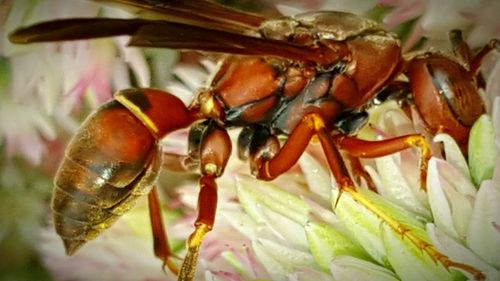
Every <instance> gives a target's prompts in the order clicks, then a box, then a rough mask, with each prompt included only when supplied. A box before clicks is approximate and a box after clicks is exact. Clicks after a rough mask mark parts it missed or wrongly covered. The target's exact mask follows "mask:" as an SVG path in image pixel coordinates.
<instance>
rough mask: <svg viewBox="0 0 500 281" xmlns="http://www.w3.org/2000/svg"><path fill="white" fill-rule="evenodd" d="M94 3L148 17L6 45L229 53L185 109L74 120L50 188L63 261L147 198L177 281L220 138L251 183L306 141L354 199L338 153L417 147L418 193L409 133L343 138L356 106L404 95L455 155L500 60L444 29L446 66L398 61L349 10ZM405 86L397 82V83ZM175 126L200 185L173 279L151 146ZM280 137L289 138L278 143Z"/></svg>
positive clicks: (188, 266) (157, 100) (386, 41)
mask: <svg viewBox="0 0 500 281" xmlns="http://www.w3.org/2000/svg"><path fill="white" fill-rule="evenodd" d="M97 2H106V3H111V4H119V5H123V6H126V7H128V8H130V9H132V10H134V9H135V10H140V11H143V12H146V13H147V14H149V15H152V16H154V19H152V18H151V19H150V18H136V19H110V18H75V19H62V20H55V21H49V22H43V23H39V24H35V25H33V26H29V27H25V28H21V29H19V30H17V31H15V32H14V33H12V34H11V35H10V40H11V41H12V42H15V43H34V42H48V41H62V40H80V39H91V38H99V37H109V36H118V35H129V36H130V37H131V38H130V42H129V44H130V45H131V46H139V47H159V48H173V49H187V50H198V51H204V52H216V53H225V54H228V55H227V56H225V57H224V59H223V61H222V63H221V67H220V68H219V70H218V71H217V73H216V74H215V75H214V77H213V79H212V81H211V82H210V86H209V87H207V88H205V89H201V90H200V91H199V93H198V94H197V97H196V98H195V100H194V101H193V102H192V103H191V104H190V105H189V106H185V105H184V104H183V103H182V102H181V101H180V100H179V99H178V98H177V97H176V96H175V95H173V94H171V93H168V92H165V91H161V90H157V89H149V88H143V89H128V90H121V91H119V92H118V93H117V94H116V95H115V97H114V99H113V100H111V101H109V102H108V103H106V104H104V105H103V106H101V107H100V108H99V109H98V110H97V111H96V112H95V113H93V114H92V115H91V116H90V117H89V118H88V119H87V120H86V121H85V122H84V123H83V125H82V126H81V128H80V130H79V131H78V132H77V133H76V135H75V136H74V137H73V139H72V141H71V142H70V144H69V145H68V148H67V151H66V157H65V159H64V161H63V163H62V164H61V166H60V169H59V171H58V173H57V175H56V178H55V186H56V188H55V190H54V196H53V202H52V208H53V211H54V223H55V227H56V230H57V233H58V234H59V235H60V236H61V238H62V239H63V241H64V244H65V247H66V251H67V253H68V254H72V253H74V252H75V251H76V250H77V249H78V248H79V247H80V246H82V245H83V244H84V243H86V242H87V241H89V240H91V239H93V238H94V237H96V236H97V235H99V234H100V233H101V232H102V231H103V230H104V229H106V228H108V227H109V226H110V225H111V224H112V223H113V222H114V221H115V220H116V219H117V218H119V217H120V215H122V214H123V213H124V212H126V211H127V210H129V209H130V208H131V207H132V205H133V203H134V201H135V200H136V199H137V198H138V197H139V196H142V195H148V199H149V207H150V218H151V222H152V227H153V234H154V250H155V254H156V256H158V257H159V258H161V259H162V260H163V261H164V264H165V265H166V266H168V267H169V268H170V269H171V270H172V271H174V272H177V271H178V272H179V280H192V279H193V276H194V272H195V268H196V262H197V256H198V252H199V248H200V245H201V242H202V240H203V237H204V235H205V234H206V233H207V232H208V231H210V230H211V229H212V227H213V223H214V218H215V210H216V204H217V185H216V178H217V177H219V176H220V175H221V174H222V173H223V171H224V168H225V166H226V163H227V161H228V158H229V156H230V154H231V150H232V145H231V141H230V139H229V136H228V133H227V131H226V130H227V128H230V127H242V128H243V129H242V131H241V134H240V136H239V139H238V155H239V156H240V157H241V158H244V159H248V161H249V162H250V167H251V171H252V174H254V175H255V176H256V177H257V178H260V179H263V180H272V179H274V178H276V177H278V176H279V175H281V174H282V173H285V172H286V171H287V170H289V169H290V168H291V167H292V166H293V165H294V164H295V163H296V162H297V160H298V158H299V157H300V155H301V154H302V153H303V152H304V150H305V149H306V146H307V145H308V143H309V142H310V140H311V138H312V137H313V136H316V137H317V138H318V139H319V141H320V143H321V146H322V148H323V150H324V154H325V157H326V159H327V162H328V165H329V168H330V170H331V172H332V175H333V176H334V178H335V179H336V181H337V182H338V184H339V187H340V189H341V191H343V192H349V193H351V194H352V195H353V197H355V198H356V196H357V195H358V193H357V192H356V189H355V187H354V184H353V181H352V180H351V178H350V176H349V173H348V171H347V168H346V166H345V165H344V162H343V159H342V157H341V155H340V153H339V150H343V151H345V152H346V153H348V154H350V155H351V156H352V157H354V158H359V157H367V158H370V157H379V156H383V155H387V154H390V153H394V152H397V151H401V150H404V149H407V148H412V147H413V148H419V149H420V150H421V163H420V173H421V184H422V187H423V188H425V175H426V167H427V162H428V160H429V158H430V150H429V147H428V144H427V142H426V140H425V138H424V137H423V136H422V135H419V134H413V135H406V136H400V137H396V138H392V139H387V140H381V141H366V140H361V139H357V138H356V137H355V136H353V134H354V133H355V131H356V129H357V128H359V127H360V126H362V125H363V124H364V121H365V120H366V113H365V111H364V110H365V109H366V106H367V105H369V104H370V103H371V101H372V100H373V99H374V98H375V97H376V96H377V94H379V93H380V92H381V91H383V90H387V89H391V87H393V86H394V85H398V87H399V86H401V85H403V87H404V88H405V89H407V90H408V91H411V93H412V95H411V99H412V102H413V103H414V104H415V106H416V108H417V110H418V112H419V113H420V115H421V117H422V118H423V120H424V121H425V123H426V125H427V127H428V130H429V131H430V132H431V133H436V132H446V133H448V134H450V135H452V136H453V137H454V138H455V139H456V140H457V142H458V143H459V144H462V145H465V144H466V143H467V138H468V132H469V128H470V126H471V125H472V124H473V122H474V121H475V120H476V119H477V118H478V117H479V116H480V115H481V114H482V113H484V111H485V109H484V105H483V103H482V101H481V98H480V97H479V95H478V82H477V80H478V71H479V68H480V65H481V61H482V59H483V57H484V56H485V55H486V54H487V53H489V52H490V51H492V50H494V49H497V50H498V49H499V41H498V40H492V41H491V43H490V44H488V45H486V46H485V47H483V48H482V49H481V50H480V51H479V52H477V53H475V54H473V53H472V51H471V50H470V49H469V47H468V46H467V44H466V43H465V42H464V41H463V40H462V39H461V36H460V33H459V32H454V33H452V34H453V35H452V39H453V40H452V45H453V52H454V54H455V57H450V56H448V55H444V54H440V53H437V52H422V53H421V54H418V55H415V56H413V57H412V58H410V59H403V54H402V51H401V47H400V41H399V39H398V38H397V37H396V36H395V35H394V34H392V33H390V32H388V31H386V30H384V28H383V27H382V26H381V25H380V24H378V23H377V22H375V21H372V20H369V19H366V18H363V17H360V16H357V15H354V14H350V13H344V12H335V11H328V12H327V11H325V12H314V13H305V14H300V15H297V16H294V17H279V18H272V19H267V18H264V17H262V16H259V15H255V14H250V13H247V12H242V11H237V10H233V9H230V8H226V7H224V6H221V5H217V4H214V3H212V2H208V1H203V0H194V1H182V0H171V1H161V0H144V1H140V0H101V1H97ZM401 76H404V77H406V78H407V81H406V82H404V83H401V81H398V80H397V79H398V78H399V77H401ZM185 127H190V137H189V151H188V155H187V156H185V157H179V158H178V159H179V161H181V162H182V163H180V164H181V165H188V164H189V165H193V164H195V165H196V166H197V167H198V168H199V172H200V174H201V177H200V180H199V186H200V191H199V199H198V218H197V220H196V222H195V231H194V232H193V233H192V235H191V236H190V237H189V239H188V241H187V247H188V253H187V255H186V257H185V259H184V262H183V264H182V266H181V268H180V270H178V269H177V266H176V265H175V264H174V263H173V262H172V261H171V257H172V256H173V253H172V252H171V250H170V248H169V246H168V243H167V239H166V234H165V231H164V227H163V224H162V220H161V213H160V208H159V203H158V196H157V194H156V189H155V188H154V185H155V182H156V180H157V177H158V174H159V171H160V167H161V162H162V151H161V147H160V145H159V140H161V139H162V138H164V137H165V136H166V135H168V134H169V133H171V132H173V131H175V130H178V129H181V128H185ZM278 136H286V137H287V140H286V141H285V142H284V143H280V141H279V139H278ZM188 162H189V163H188ZM366 207H367V208H372V207H373V206H371V205H370V204H369V203H366ZM396 228H397V227H396ZM400 230H401V229H399V228H397V229H395V231H400ZM402 235H410V234H406V232H402ZM423 250H424V251H427V252H428V254H429V255H431V256H433V257H434V258H435V260H436V261H439V262H441V263H442V264H443V265H444V266H446V267H450V266H451V267H458V268H462V269H463V270H466V271H469V272H471V273H472V274H474V275H475V276H476V277H477V278H478V279H480V278H481V276H482V275H481V274H482V273H481V272H479V271H478V270H476V269H474V268H471V267H468V266H467V265H464V264H460V263H456V262H453V261H450V260H449V259H447V258H446V257H444V256H443V255H441V254H439V253H438V254H436V251H435V250H434V249H433V248H425V249H423Z"/></svg>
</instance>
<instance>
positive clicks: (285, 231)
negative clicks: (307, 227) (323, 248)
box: [258, 205, 309, 251]
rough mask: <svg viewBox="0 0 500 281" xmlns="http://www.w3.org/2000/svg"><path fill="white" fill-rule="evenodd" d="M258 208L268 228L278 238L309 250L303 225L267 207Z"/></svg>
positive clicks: (260, 206)
mask: <svg viewBox="0 0 500 281" xmlns="http://www.w3.org/2000/svg"><path fill="white" fill-rule="evenodd" d="M258 208H259V209H260V210H261V214H262V218H263V220H264V223H265V224H266V227H268V228H269V229H271V230H272V231H273V233H274V234H275V235H276V236H277V237H280V238H281V239H283V241H286V242H288V243H289V244H290V245H291V246H294V247H296V248H298V249H300V250H303V251H307V250H308V248H309V247H308V243H307V238H306V233H305V231H304V227H303V226H302V225H300V224H298V223H297V222H295V221H293V220H291V219H290V218H287V217H286V216H284V215H282V214H280V213H277V212H275V211H273V210H271V209H269V208H267V207H266V206H265V205H259V206H258Z"/></svg>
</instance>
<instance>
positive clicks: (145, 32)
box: [9, 18, 324, 63]
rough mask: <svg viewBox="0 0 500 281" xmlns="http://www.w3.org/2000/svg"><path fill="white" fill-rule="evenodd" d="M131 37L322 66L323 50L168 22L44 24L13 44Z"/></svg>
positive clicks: (18, 35) (21, 33)
mask: <svg viewBox="0 0 500 281" xmlns="http://www.w3.org/2000/svg"><path fill="white" fill-rule="evenodd" d="M119 35H129V36H131V39H130V42H129V45H130V46H140V47H163V48H172V49H190V50H200V51H209V52H224V53H231V54H242V55H267V56H276V57H281V58H288V59H294V60H299V61H315V62H319V63H320V62H322V60H323V59H324V54H323V53H322V50H321V48H318V47H313V46H302V45H297V44H293V43H290V42H287V41H281V40H274V39H268V38H262V37H260V36H259V35H258V34H252V35H250V34H242V33H236V32H232V31H227V30H219V29H212V28H210V27H208V28H207V27H202V26H197V25H191V24H185V23H176V22H169V21H166V20H146V19H110V18H75V19H63V20H55V21H48V22H42V23H39V24H35V25H32V26H28V27H25V28H22V29H19V30H16V31H14V32H13V33H11V34H10V35H9V39H10V40H11V41H12V42H14V43H21V44H26V43H34V42H51V41H65V40H79V39H90V38H99V37H109V36H119Z"/></svg>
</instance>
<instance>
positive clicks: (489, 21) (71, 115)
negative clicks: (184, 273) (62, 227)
mask: <svg viewBox="0 0 500 281" xmlns="http://www.w3.org/2000/svg"><path fill="white" fill-rule="evenodd" d="M28 2H29V1H26V2H25V1H16V2H14V1H12V2H11V1H8V3H7V6H8V7H9V8H10V9H9V12H8V13H7V12H5V9H4V10H3V11H2V10H1V8H0V15H3V14H5V15H8V17H5V18H6V20H5V21H4V22H2V23H1V24H2V31H9V30H12V29H13V28H14V27H17V26H19V25H21V24H28V23H31V22H35V21H38V20H42V19H49V18H54V17H62V16H69V17H71V16H95V15H97V14H98V13H99V14H101V13H102V14H103V15H105V16H118V17H130V15H129V14H126V13H125V14H124V13H122V12H120V11H119V10H115V9H113V8H105V9H103V8H102V7H99V6H98V5H96V4H95V3H92V2H90V3H88V2H85V1H82V2H74V3H73V2H72V3H71V4H68V2H67V1H56V0H51V1H40V2H39V4H37V5H36V6H34V7H33V6H28V4H27V3H28ZM29 3H31V2H29ZM75 3H78V4H75ZM480 3H481V7H486V8H485V9H484V11H483V10H482V9H477V8H475V7H472V6H470V4H468V3H465V2H458V3H456V2H452V1H445V2H439V1H413V0H405V1H398V0H394V1H372V0H368V1H360V2H356V3H354V2H352V1H340V2H339V1H335V3H333V2H328V1H315V2H314V3H309V4H311V5H312V6H309V7H308V8H311V7H312V9H321V7H320V6H322V8H325V9H326V8H333V9H336V10H343V11H354V12H356V13H366V14H369V15H374V16H376V17H379V18H382V19H384V23H385V24H386V26H387V27H388V28H389V29H394V30H395V31H398V30H399V28H400V27H401V26H403V27H406V28H408V27H409V28H410V30H412V31H411V32H410V33H409V34H408V32H406V33H405V32H403V34H400V35H402V36H403V37H404V38H406V40H405V46H406V47H405V48H407V49H410V48H412V47H413V46H414V45H415V43H417V41H419V40H420V39H421V38H422V37H425V38H428V39H431V40H429V42H428V45H429V46H433V45H434V44H437V43H438V41H439V42H440V41H443V39H447V38H446V36H447V35H446V32H447V31H448V30H449V29H451V28H462V27H465V28H466V29H469V33H468V36H467V40H468V42H469V43H471V45H472V46H474V47H476V46H479V45H482V44H484V43H485V42H486V39H489V38H491V37H495V36H497V35H498V28H497V27H498V22H497V17H495V16H493V11H495V9H494V8H495V7H496V5H497V4H496V3H495V2H494V1H486V0H484V1H480ZM73 5H78V7H77V8H76V9H75V8H74V6H73ZM438 6H439V7H438ZM443 6H446V7H447V8H448V10H449V13H448V14H446V15H445V16H441V15H442V10H443V8H442V7H443ZM4 7H5V6H4ZM30 7H31V8H30ZM53 7H58V9H57V10H56V11H55V13H54V11H52V8H53ZM381 7H382V8H381ZM387 7H391V8H389V9H388V8H387ZM28 8H30V9H28ZM280 10H282V11H286V12H287V13H291V14H293V13H295V12H296V10H294V9H288V10H287V9H286V8H283V6H281V7H280ZM483 14H485V15H486V16H484V17H482V16H481V15H483ZM4 35H5V34H2V36H1V38H2V39H3V40H2V41H0V43H1V46H2V47H1V53H2V56H3V57H2V58H1V60H0V73H1V76H0V91H1V92H0V99H2V100H1V103H0V139H2V140H4V141H5V151H6V153H5V155H6V156H7V157H8V159H9V161H2V162H1V163H0V164H1V165H0V171H1V178H0V183H1V186H0V201H2V202H3V203H2V204H0V206H2V207H3V208H0V217H2V218H4V219H2V220H0V242H2V241H3V242H4V244H5V243H6V242H5V241H7V242H8V241H16V242H19V241H20V240H23V241H24V242H22V243H23V244H20V245H28V246H24V247H26V248H30V247H36V250H37V251H38V258H39V259H41V261H42V264H43V265H44V266H45V267H46V268H47V270H48V271H49V272H50V274H51V275H52V276H53V278H54V279H56V280H95V279H100V280H165V279H167V280H174V279H175V277H174V276H173V274H171V273H170V272H166V273H164V272H163V271H162V269H161V261H159V260H158V259H156V258H155V257H154V253H153V251H152V245H151V244H152V243H151V240H152V239H151V231H150V225H149V220H148V212H147V206H146V201H145V198H142V199H140V200H138V202H137V206H136V207H135V208H134V209H133V210H131V211H130V212H128V213H127V214H125V215H124V216H123V217H122V219H120V220H119V221H117V222H116V224H115V225H114V226H113V227H111V228H110V229H109V230H107V231H105V232H104V233H103V234H102V235H100V236H99V237H98V238H96V239H95V240H93V241H92V242H89V243H88V244H86V245H85V246H84V247H83V248H82V249H81V250H79V251H78V252H77V253H76V254H75V255H74V256H73V257H67V256H65V254H64V250H63V248H62V243H61V242H60V240H59V237H57V235H56V234H55V232H54V230H53V228H52V226H51V225H49V226H47V227H41V226H40V224H41V223H40V222H41V220H42V219H43V220H45V215H44V213H48V208H47V204H46V203H47V201H48V200H47V197H48V191H49V189H50V188H49V185H50V184H49V183H48V180H49V178H50V177H52V174H53V173H54V169H53V168H48V167H47V164H50V163H47V162H51V163H54V162H57V161H55V158H58V157H61V156H60V155H59V153H57V151H59V150H60V148H61V147H62V145H60V144H61V143H63V142H64V141H65V140H66V138H65V135H66V134H65V133H61V132H66V133H72V132H73V131H74V130H75V129H76V127H77V125H78V123H80V121H81V117H82V116H83V115H86V114H87V113H88V111H89V110H88V109H89V107H90V108H95V107H96V106H97V105H99V104H100V103H102V102H103V101H104V100H106V99H108V98H110V97H111V91H112V90H117V89H123V88H128V87H131V85H132V82H131V80H134V81H136V85H138V86H149V85H156V86H158V87H160V88H165V89H167V90H168V91H170V92H172V93H176V94H179V95H180V97H181V99H182V100H183V101H184V102H186V103H188V102H189V101H190V100H191V99H192V93H193V92H195V91H196V89H197V88H199V87H200V86H201V85H202V84H203V80H205V79H206V76H207V74H208V73H212V72H213V71H214V68H215V66H214V64H213V63H211V62H209V61H203V62H202V63H201V64H200V65H201V66H200V65H198V66H197V67H193V66H192V65H187V64H178V65H177V66H176V67H175V68H174V70H173V73H174V75H175V77H176V81H177V83H170V84H169V85H168V86H167V80H169V79H165V77H169V76H170V66H171V65H172V64H174V63H175V61H176V60H177V59H178V57H177V55H176V54H173V53H172V52H167V51H164V50H144V51H143V50H140V49H133V48H131V49H129V48H125V43H124V40H123V38H118V39H105V40H96V41H81V42H73V43H57V44H50V45H38V46H28V47H26V46H23V47H19V46H14V45H10V44H9V43H8V42H7V41H6V40H5V36H4ZM146 57H147V58H148V60H146ZM129 69H130V70H131V72H132V73H133V74H134V78H135V79H130V77H129V75H128V70H129ZM482 71H483V73H484V75H485V77H486V85H487V86H486V89H485V92H484V93H483V96H484V97H485V100H486V102H487V104H486V107H487V109H488V111H487V114H486V115H484V116H482V117H481V118H480V119H479V120H478V121H477V122H476V124H475V125H474V129H473V131H472V133H471V141H470V151H469V161H468V162H467V161H466V160H465V157H464V155H462V152H461V151H460V149H459V148H458V146H457V144H456V143H455V142H454V140H453V139H452V138H451V137H449V136H447V135H445V134H439V135H436V136H430V137H431V139H432V140H433V151H434V154H433V155H434V156H433V158H431V160H430V162H429V169H428V178H427V187H428V190H427V192H424V191H422V190H421V189H420V185H419V182H418V180H419V171H418V166H417V165H418V160H419V154H418V151H416V150H407V151H403V152H400V153H395V154H393V155H388V156H385V157H380V158H376V159H371V160H363V165H364V167H365V169H366V171H367V173H368V174H369V175H370V177H371V178H372V180H373V182H374V184H375V186H376V190H377V193H373V192H371V191H368V190H366V188H365V187H366V185H367V184H366V182H360V183H359V187H358V189H357V191H356V192H354V191H349V192H344V193H343V194H342V195H341V196H340V197H339V194H338V187H337V183H336V182H335V181H332V179H331V177H330V173H329V171H328V170H327V169H326V167H327V165H326V164H325V163H324V161H323V160H322V158H321V157H318V156H317V155H318V153H319V154H321V152H318V151H320V149H319V148H318V144H315V143H312V144H311V145H310V147H309V149H308V151H307V153H305V154H304V155H303V156H302V158H301V159H300V162H299V167H298V168H294V169H292V170H291V171H289V172H287V173H286V174H284V175H282V176H281V177H279V178H278V179H276V180H275V181H273V182H262V181H259V180H256V179H254V178H252V177H250V176H248V172H247V170H248V163H244V162H241V161H239V160H237V159H235V157H233V158H232V159H231V160H230V162H229V164H228V167H227V168H226V171H225V174H224V175H223V176H222V177H221V178H219V179H218V180H217V182H218V185H219V204H218V210H217V212H218V216H217V219H216V223H215V228H214V230H213V231H211V232H210V233H209V234H207V236H206V238H205V240H204V243H203V245H202V249H201V253H200V261H199V266H198V272H197V280H214V281H215V280H229V281H240V280H287V281H288V280H325V281H326V280H423V279H425V280H455V279H463V278H474V277H478V276H479V271H480V272H481V273H482V274H484V275H485V276H486V278H487V280H498V279H500V273H499V269H500V258H499V255H498V252H497V251H496V249H498V248H499V246H500V234H499V233H500V218H499V216H498V215H499V214H498V202H499V199H500V198H499V197H500V194H499V192H500V165H499V162H500V157H498V155H499V153H500V123H499V122H500V121H499V120H500V96H499V93H500V91H499V89H500V86H499V85H500V84H499V83H500V79H498V77H500V75H499V71H500V63H499V60H498V58H495V57H494V56H490V57H489V58H487V60H486V62H485V64H484V67H483V69H482ZM134 86H135V85H134ZM186 86H187V87H186ZM412 117H413V118H412V119H409V118H408V117H407V115H406V114H405V113H404V112H403V111H402V110H401V108H400V106H399V105H398V104H397V103H395V102H388V103H384V104H383V105H381V106H377V107H373V108H372V109H371V110H370V126H368V127H366V128H365V129H363V130H362V131H361V132H360V134H359V136H360V137H362V138H367V139H380V138H389V137H391V136H398V135H402V134H407V133H414V132H420V130H421V127H422V124H423V123H422V121H421V120H420V121H419V119H418V116H417V113H416V112H412ZM12 120H16V122H12ZM186 135H187V132H186V131H179V132H176V133H174V134H172V135H169V137H168V138H167V139H165V140H163V141H162V145H164V146H165V148H166V149H168V150H169V151H171V152H176V153H184V152H185V151H186V142H185V139H186ZM236 135H237V131H232V132H231V137H232V138H233V140H234V139H235V138H236ZM441 147H443V148H441ZM441 152H442V153H441ZM16 155H20V156H21V157H22V159H24V160H26V161H27V162H28V163H29V164H30V166H29V168H27V166H26V165H20V164H17V162H16V161H18V160H19V159H18V158H16ZM443 156H444V157H443ZM322 161H323V162H322ZM21 162H22V161H21ZM37 165H39V166H37ZM34 167H35V168H34ZM36 167H38V168H36ZM26 169H30V170H32V169H38V170H41V171H42V173H43V175H40V176H37V177H34V178H31V177H28V176H26V175H25V174H26V173H23V170H26ZM242 171H243V172H242ZM197 178H198V177H197V176H196V175H193V174H187V175H186V174H178V173H175V172H172V171H165V172H164V173H163V175H162V178H161V179H160V182H159V187H160V189H161V190H162V191H163V194H164V196H163V197H164V198H162V199H164V200H163V202H164V203H163V205H162V209H163V211H164V212H163V213H164V215H165V222H166V225H167V232H168V234H169V238H170V242H171V247H172V249H173V250H174V252H175V253H176V255H178V256H181V257H182V256H184V254H185V249H184V241H185V239H186V237H188V235H189V234H190V233H191V231H192V230H193V227H192V223H193V221H194V219H195V215H196V199H197V191H198V185H197ZM40 183H43V187H44V189H43V191H40V190H37V189H36V188H35V187H36V186H39V185H40ZM21 191H22V192H21ZM11 206H14V207H16V208H17V209H16V210H17V211H18V212H16V214H19V215H18V216H16V217H15V218H12V217H11V216H9V215H10V208H11ZM14 207H12V208H14ZM28 226H29V227H28ZM16 231H17V232H16ZM18 234H20V235H18ZM38 234H39V236H38ZM12 237H15V238H19V237H22V239H17V240H15V239H14V240H13V238H12ZM34 241H36V242H37V244H36V245H35V243H34ZM16 245H17V244H16ZM0 248H1V249H2V252H3V253H4V252H12V251H5V249H6V248H5V247H2V244H1V243H0ZM11 250H12V249H11ZM19 252H20V253H22V251H19ZM30 258H31V259H32V258H33V257H32V256H30ZM20 263H22V262H19V263H18V264H20ZM18 264H17V265H18ZM446 265H449V268H447V266H446ZM0 268H1V267H0ZM474 274H475V276H474ZM30 279H41V278H30Z"/></svg>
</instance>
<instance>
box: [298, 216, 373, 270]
mask: <svg viewBox="0 0 500 281" xmlns="http://www.w3.org/2000/svg"><path fill="white" fill-rule="evenodd" d="M305 231H306V235H307V242H308V244H309V249H310V251H311V253H312V255H313V257H314V259H315V260H316V263H317V264H318V265H319V267H320V268H322V269H323V270H325V271H326V270H328V268H329V265H330V262H331V261H332V260H333V259H334V258H335V257H338V256H352V257H357V258H361V259H365V260H371V259H370V257H369V256H368V254H367V253H366V252H365V251H364V250H363V249H362V248H361V247H360V246H359V245H358V244H355V243H354V242H353V241H351V239H350V238H348V237H347V236H345V235H344V234H342V233H340V232H338V231H337V230H336V229H334V228H332V227H331V226H329V225H326V224H318V223H314V222H310V223H308V224H306V226H305Z"/></svg>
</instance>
